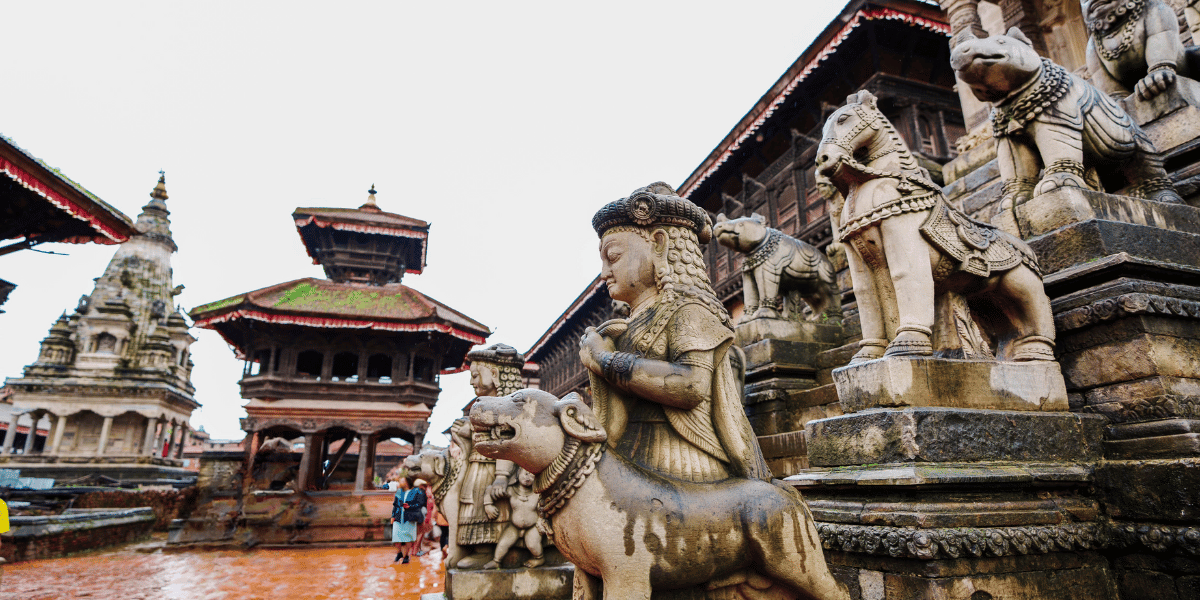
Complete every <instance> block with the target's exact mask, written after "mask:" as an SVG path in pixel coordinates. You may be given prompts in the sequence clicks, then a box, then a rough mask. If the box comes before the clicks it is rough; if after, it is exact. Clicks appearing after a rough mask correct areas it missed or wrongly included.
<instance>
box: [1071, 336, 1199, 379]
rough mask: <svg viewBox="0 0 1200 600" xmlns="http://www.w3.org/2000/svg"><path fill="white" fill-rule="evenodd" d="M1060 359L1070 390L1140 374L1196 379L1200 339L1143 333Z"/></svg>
mask: <svg viewBox="0 0 1200 600" xmlns="http://www.w3.org/2000/svg"><path fill="white" fill-rule="evenodd" d="M1193 326H1194V325H1193ZM1059 361H1060V362H1061V363H1062V370H1063V373H1064V375H1065V377H1066V383H1067V388H1068V389H1071V390H1078V389H1087V388H1093V387H1097V386H1101V385H1111V384H1115V383H1121V382H1126V381H1131V380H1135V379H1141V378H1143V377H1177V378H1191V379H1195V378H1200V338H1191V339H1188V338H1178V337H1173V336H1167V335H1152V334H1143V335H1139V336H1136V337H1133V338H1130V339H1125V340H1117V341H1113V342H1108V343H1105V344H1101V345H1098V346H1094V347H1091V348H1088V349H1086V350H1083V351H1079V352H1068V353H1064V354H1063V355H1062V356H1060V357H1059Z"/></svg>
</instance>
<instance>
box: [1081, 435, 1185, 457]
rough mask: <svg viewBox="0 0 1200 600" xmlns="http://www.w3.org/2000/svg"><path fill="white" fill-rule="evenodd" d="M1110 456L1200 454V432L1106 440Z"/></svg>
mask: <svg viewBox="0 0 1200 600" xmlns="http://www.w3.org/2000/svg"><path fill="white" fill-rule="evenodd" d="M1104 454H1105V456H1107V457H1108V458H1169V457H1176V456H1200V434H1196V433H1179V434H1175V435H1162V436H1155V437H1148V438H1140V439H1132V440H1114V441H1110V442H1105V444H1104Z"/></svg>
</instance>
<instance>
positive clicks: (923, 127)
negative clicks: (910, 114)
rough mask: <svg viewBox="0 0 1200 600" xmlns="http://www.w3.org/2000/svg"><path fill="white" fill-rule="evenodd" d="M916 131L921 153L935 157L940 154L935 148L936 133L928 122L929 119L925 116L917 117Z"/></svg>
mask: <svg viewBox="0 0 1200 600" xmlns="http://www.w3.org/2000/svg"><path fill="white" fill-rule="evenodd" d="M917 129H918V130H919V132H918V133H919V134H920V136H921V151H922V152H924V153H925V154H932V155H935V156H936V155H938V154H940V152H938V147H937V146H938V144H937V131H935V130H934V128H933V125H932V124H931V123H930V122H929V117H927V116H925V115H921V116H920V117H917Z"/></svg>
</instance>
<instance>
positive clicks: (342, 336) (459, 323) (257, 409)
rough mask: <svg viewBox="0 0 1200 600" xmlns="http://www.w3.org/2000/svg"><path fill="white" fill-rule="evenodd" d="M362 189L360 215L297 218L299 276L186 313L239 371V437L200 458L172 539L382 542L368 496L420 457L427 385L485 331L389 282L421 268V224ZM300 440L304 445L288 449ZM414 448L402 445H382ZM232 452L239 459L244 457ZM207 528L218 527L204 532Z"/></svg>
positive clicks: (380, 497) (428, 406) (382, 511)
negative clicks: (312, 271) (311, 269)
mask: <svg viewBox="0 0 1200 600" xmlns="http://www.w3.org/2000/svg"><path fill="white" fill-rule="evenodd" d="M375 193H376V192H375V190H374V186H372V189H371V190H370V192H369V194H370V195H369V196H368V197H367V202H366V204H363V205H362V206H360V207H358V208H349V209H347V208H298V209H296V211H295V212H294V213H293V214H292V218H293V219H294V220H295V223H296V229H297V231H298V232H299V234H300V239H301V241H303V242H304V247H305V248H306V249H307V250H308V255H309V256H311V257H312V259H313V262H314V263H315V264H319V265H321V266H322V267H323V268H324V269H325V274H326V275H327V276H328V277H329V278H328V279H317V278H312V277H309V278H304V279H298V280H295V281H288V282H285V283H280V284H276V285H272V286H270V287H265V288H262V289H260V290H255V291H252V292H247V293H244V294H238V295H237V296H233V297H232V298H226V299H224V300H219V301H217V302H212V303H209V304H205V305H202V306H198V307H196V308H195V309H193V310H192V311H191V316H192V318H193V319H195V323H196V326H197V327H203V328H206V329H213V330H216V331H217V332H218V333H220V334H221V337H223V338H225V341H227V342H228V343H229V344H230V346H232V347H233V350H234V352H235V353H236V354H237V356H238V358H241V359H242V360H244V361H245V370H244V371H243V376H242V380H241V387H242V397H243V398H246V399H248V400H249V403H247V404H246V414H247V416H246V418H245V419H243V420H242V429H243V430H245V431H246V433H247V434H249V435H248V436H247V439H246V440H245V442H244V445H243V446H241V447H240V448H239V449H237V451H227V452H221V451H206V452H202V453H201V454H200V474H199V481H200V482H201V485H200V487H201V499H200V501H199V504H198V506H197V509H196V511H195V512H194V513H193V514H192V516H191V517H190V518H188V519H186V520H185V521H182V522H180V523H179V527H178V528H176V529H174V530H173V531H172V532H171V536H170V540H171V542H172V543H184V544H187V543H203V542H211V541H221V540H230V539H233V538H234V537H235V536H236V537H237V538H238V539H240V540H242V541H243V542H246V541H253V542H262V543H274V544H279V543H308V542H327V541H364V540H374V539H380V536H382V535H383V533H382V528H381V527H379V525H378V524H379V523H386V522H387V519H388V517H389V516H390V515H391V512H390V511H391V500H392V493H391V492H389V491H387V490H386V489H382V490H380V489H378V488H377V487H376V485H375V480H376V477H381V476H384V475H386V474H387V472H388V470H390V469H392V468H394V467H395V466H396V465H397V464H398V461H399V459H400V453H399V452H397V450H402V453H403V454H404V455H407V454H409V453H410V452H418V451H419V449H420V448H421V447H422V446H423V445H424V440H425V434H426V432H427V431H428V429H429V416H430V413H431V412H432V411H433V406H434V404H436V403H437V401H438V395H439V394H440V393H441V388H440V387H439V385H438V379H439V376H440V375H441V374H443V373H454V372H458V371H461V370H462V369H463V365H464V362H465V359H466V355H467V351H468V350H470V349H471V347H472V346H474V345H476V344H480V343H483V341H484V340H485V339H486V338H487V336H489V335H491V331H490V330H489V329H488V328H487V326H485V325H483V324H482V323H479V322H478V321H475V320H474V319H472V318H470V317H468V316H466V315H464V314H462V313H460V312H458V311H456V310H454V309H452V308H450V307H449V306H446V305H445V304H442V303H441V302H438V301H437V300H434V299H432V298H429V297H428V296H425V295H424V294H421V293H420V292H418V291H417V290H414V289H412V288H410V287H407V286H405V285H403V284H401V280H402V279H403V277H404V275H405V274H406V273H421V272H422V271H423V270H424V269H425V251H426V244H427V242H428V238H429V223H426V222H425V221H421V220H418V219H413V218H410V217H405V216H402V215H397V214H393V213H389V212H384V211H383V210H381V209H380V208H379V206H378V205H377V204H376V203H375ZM300 438H302V439H303V441H302V442H298V441H297V440H299V439H300ZM397 439H399V440H403V441H405V442H408V443H409V444H412V445H411V446H406V447H404V448H403V449H401V448H399V447H398V446H397V445H396V444H394V443H391V442H389V440H392V441H394V440H397ZM242 448H244V450H243V449H242ZM214 523H219V524H220V525H219V526H217V527H214V526H213V524H214Z"/></svg>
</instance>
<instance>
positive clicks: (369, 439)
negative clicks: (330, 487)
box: [354, 433, 375, 492]
mask: <svg viewBox="0 0 1200 600" xmlns="http://www.w3.org/2000/svg"><path fill="white" fill-rule="evenodd" d="M374 438H375V435H374V434H369V433H360V434H358V470H357V471H355V472H354V491H356V492H361V491H364V490H366V489H367V478H368V476H369V475H368V474H369V473H371V472H370V471H369V470H368V469H369V467H370V464H371V462H373V461H372V460H371V459H372V458H374V454H375V444H374ZM372 479H374V478H373V477H372Z"/></svg>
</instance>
